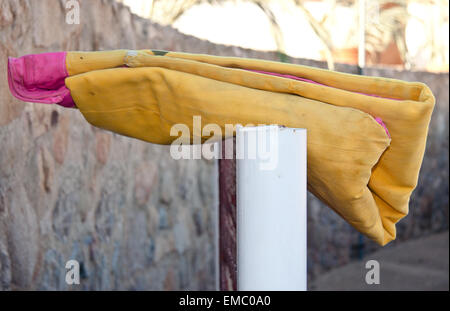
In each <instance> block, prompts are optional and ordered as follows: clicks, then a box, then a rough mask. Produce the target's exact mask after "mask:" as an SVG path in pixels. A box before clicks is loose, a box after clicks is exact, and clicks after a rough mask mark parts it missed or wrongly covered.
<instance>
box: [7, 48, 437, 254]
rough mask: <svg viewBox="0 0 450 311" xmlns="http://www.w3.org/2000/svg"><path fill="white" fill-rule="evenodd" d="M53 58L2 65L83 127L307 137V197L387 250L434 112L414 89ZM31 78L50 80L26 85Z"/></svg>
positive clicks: (312, 72)
mask: <svg viewBox="0 0 450 311" xmlns="http://www.w3.org/2000/svg"><path fill="white" fill-rule="evenodd" d="M62 59H63V57H62V54H58V55H54V56H51V55H47V56H45V57H42V58H40V59H39V60H42V61H44V62H47V63H51V66H49V68H46V69H42V68H44V67H45V66H42V63H39V62H37V60H38V59H37V58H36V57H33V56H30V57H29V58H27V57H26V56H25V57H24V58H20V59H11V60H10V62H9V65H8V76H9V81H10V88H11V92H12V93H13V94H14V95H15V96H16V97H18V98H20V99H22V100H26V101H32V102H44V103H57V104H60V105H63V106H66V107H70V106H71V105H74V104H73V102H74V103H76V107H77V108H78V109H79V111H80V112H81V114H82V115H83V116H84V117H85V119H86V120H87V121H88V122H89V123H90V124H92V125H94V126H97V127H99V128H103V129H106V130H110V131H113V132H115V133H119V134H122V135H125V136H129V137H133V138H137V139H140V140H144V141H147V142H151V143H157V144H170V143H172V142H173V141H174V140H175V139H176V138H177V137H174V136H171V129H172V127H173V126H174V125H175V124H179V123H182V124H185V125H187V126H188V128H189V129H190V130H191V133H193V117H194V116H201V118H202V122H203V123H204V124H208V123H214V124H217V125H219V127H220V128H221V129H222V133H223V135H222V137H227V134H225V133H226V131H225V125H226V124H242V125H246V124H278V125H284V126H288V127H297V128H306V129H307V130H308V132H307V133H308V146H307V147H308V189H309V190H310V191H311V192H312V193H313V194H314V195H315V196H317V197H318V198H319V199H320V200H322V201H323V202H324V203H325V204H327V205H328V206H329V207H330V208H331V209H333V210H334V211H335V212H336V213H338V214H339V215H340V216H341V217H343V218H344V219H345V220H346V221H347V222H348V223H350V224H351V225H352V226H353V227H354V228H356V229H357V230H359V231H360V232H362V233H363V234H365V235H366V236H368V237H369V238H371V239H372V240H374V241H376V242H377V243H378V244H380V245H385V244H387V243H389V242H390V241H392V240H394V239H395V236H396V228H395V225H396V223H397V222H398V221H399V220H400V219H402V218H403V217H404V216H405V215H407V213H408V210H409V200H410V196H411V193H412V192H413V190H414V189H415V187H416V185H417V181H418V176H419V171H420V167H421V165H422V160H423V155H424V152H425V146H426V139H427V134H428V127H429V123H430V119H431V114H432V111H433V107H434V102H435V99H434V96H433V94H432V93H431V91H430V89H429V88H428V87H427V86H426V85H425V84H423V83H420V82H405V81H400V80H395V79H387V78H381V77H367V76H358V75H352V74H345V73H339V72H333V71H329V70H324V69H318V68H313V67H308V66H302V65H294V64H286V63H279V62H273V61H266V60H258V59H246V58H237V57H219V56H212V55H203V54H189V53H180V52H170V51H156V50H140V51H128V50H115V51H104V52H68V53H67V54H64V60H65V61H63V60H62ZM38 64H41V65H38ZM62 64H64V66H62ZM27 67H29V68H31V69H27ZM38 68H41V69H42V70H44V72H46V73H49V74H48V75H44V76H42V77H41V76H39V75H35V74H36V73H37V72H38ZM50 73H52V74H50ZM64 84H65V85H64ZM69 90H70V91H69ZM69 97H70V99H69ZM72 98H73V101H72ZM233 134H234V133H231V134H228V135H233ZM208 138H209V136H202V139H203V140H206V139H208ZM282 208H283V207H282V206H280V209H282Z"/></svg>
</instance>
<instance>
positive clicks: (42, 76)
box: [8, 52, 75, 108]
mask: <svg viewBox="0 0 450 311" xmlns="http://www.w3.org/2000/svg"><path fill="white" fill-rule="evenodd" d="M66 55H67V52H57V53H43V54H31V55H26V56H22V57H19V58H13V57H9V58H8V84H9V88H10V90H11V93H12V94H13V95H14V96H15V97H16V98H18V99H20V100H22V101H27V102H34V103H44V104H57V105H61V106H63V107H70V108H74V107H75V103H74V101H73V99H72V96H71V95H70V91H69V89H68V88H67V87H66V85H65V83H64V80H65V78H66V77H68V76H69V74H68V73H67V68H66Z"/></svg>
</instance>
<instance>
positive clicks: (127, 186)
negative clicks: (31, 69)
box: [0, 0, 217, 290]
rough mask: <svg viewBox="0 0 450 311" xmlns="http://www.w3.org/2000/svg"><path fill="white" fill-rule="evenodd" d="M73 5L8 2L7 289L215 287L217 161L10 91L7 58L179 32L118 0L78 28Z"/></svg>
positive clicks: (0, 62)
mask: <svg viewBox="0 0 450 311" xmlns="http://www.w3.org/2000/svg"><path fill="white" fill-rule="evenodd" d="M64 3H65V2H64V1H59V0H45V1H42V0H40V1H35V0H34V1H25V0H19V1H17V0H2V1H0V147H1V149H0V289H4V290H6V289H39V290H41V289H42V290H50V289H58V290H59V289H62V290H66V289H68V290H71V289H83V290H84V289H96V290H104V289H105V290H106V289H136V290H137V289H146V290H147V289H148V290H153V289H168V290H170V289H191V290H196V289H209V290H211V289H214V288H215V256H214V254H215V252H214V251H215V243H214V241H215V233H214V232H215V231H214V230H215V221H216V217H215V215H216V211H215V206H216V205H215V202H216V195H217V186H216V185H217V180H216V177H217V174H216V169H217V168H216V163H214V162H212V161H209V162H208V161H200V160H198V161H188V160H183V161H175V160H172V159H171V157H169V156H168V147H164V146H158V145H152V144H147V143H144V142H140V141H137V140H135V139H130V138H126V137H121V136H119V135H115V134H112V133H110V132H106V131H102V130H99V129H95V128H93V127H92V126H90V125H89V124H88V123H87V122H86V121H85V120H84V119H83V117H82V116H81V114H80V113H79V112H78V111H77V110H72V109H63V108H59V107H53V106H47V105H42V104H29V103H22V102H20V101H18V100H16V99H14V98H13V97H12V96H11V95H10V93H9V90H8V84H7V77H6V72H7V71H6V61H7V56H21V55H24V54H29V53H38V52H46V51H59V50H100V49H114V48H144V47H149V46H153V47H159V48H171V47H173V46H172V44H173V42H174V41H175V37H173V38H172V39H170V40H168V39H164V38H165V35H164V34H167V35H171V34H172V35H171V36H175V35H177V34H175V32H173V31H172V30H170V29H169V30H167V29H162V28H161V27H158V26H154V25H152V24H150V23H149V22H147V21H145V20H142V19H140V18H137V17H135V16H132V15H131V14H130V13H129V11H128V9H127V8H124V7H122V6H119V5H117V4H115V3H113V2H112V1H98V0H96V1H83V2H82V12H81V24H80V25H73V26H71V25H67V24H65V22H64V21H65V8H64ZM178 36H179V37H180V38H181V36H180V35H178ZM70 259H76V260H78V261H79V262H80V264H81V272H82V273H81V276H82V280H81V285H80V286H75V287H73V286H68V285H66V283H65V272H66V269H65V263H66V262H67V261H68V260H70Z"/></svg>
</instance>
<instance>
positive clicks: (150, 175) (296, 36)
mask: <svg viewBox="0 0 450 311" xmlns="http://www.w3.org/2000/svg"><path fill="white" fill-rule="evenodd" d="M75 2H77V3H78V4H79V6H80V23H79V24H68V23H66V15H67V12H68V11H69V9H68V8H67V7H66V4H67V1H66V0H41V1H31V0H0V146H1V149H0V289H1V290H11V289H13V290H14V289H39V290H51V289H57V290H80V289H81V290H92V289H95V290H108V289H121V290H188V289H189V290H197V289H208V290H214V289H216V288H217V275H218V271H217V254H216V251H217V238H218V237H217V205H218V204H217V203H218V200H219V193H218V191H219V190H218V188H219V187H218V169H217V161H207V160H196V161H190V160H179V161H175V160H173V159H171V158H170V157H168V156H167V155H168V153H169V149H168V147H166V146H157V145H151V144H147V143H144V142H140V141H137V140H134V139H131V138H126V137H121V136H119V135H116V134H113V133H110V132H106V131H102V130H99V129H96V128H93V127H92V126H90V125H89V124H88V123H87V122H86V121H85V120H84V119H83V118H82V116H81V115H80V114H79V113H78V112H77V111H76V110H71V109H63V108H60V107H53V106H46V105H38V104H27V103H22V102H20V101H18V100H16V99H14V98H13V97H12V96H11V95H10V93H9V90H8V84H7V76H6V72H7V71H6V61H7V57H8V56H14V57H17V56H22V55H25V54H31V53H40V52H50V51H61V50H86V51H92V50H108V49H119V48H124V49H146V48H152V49H161V50H173V51H183V52H192V53H206V54H213V55H224V56H225V55H226V56H238V57H253V58H261V59H269V60H276V61H282V62H290V63H297V64H306V65H310V66H315V67H321V68H329V69H333V70H337V71H342V72H348V73H355V74H361V73H362V74H365V75H376V76H384V77H392V78H397V79H402V80H407V81H420V82H424V83H426V84H427V85H429V86H430V88H431V89H432V91H433V93H434V95H435V96H436V108H435V111H434V114H433V118H432V121H431V125H430V131H429V138H428V142H427V150H426V155H425V159H424V163H423V166H422V170H421V174H420V180H419V186H418V187H417V189H416V190H415V192H414V194H413V197H412V199H411V203H410V213H409V215H408V216H407V217H405V218H404V219H403V220H401V221H400V223H399V224H398V226H397V228H398V237H397V240H396V241H394V242H392V243H390V244H389V245H388V246H386V247H384V248H381V247H379V246H377V245H375V244H374V243H373V242H371V241H369V240H368V239H366V238H364V237H363V236H362V235H360V234H359V233H358V232H356V231H355V230H354V229H353V228H352V227H350V226H349V225H348V224H347V223H345V222H344V221H343V220H342V219H341V218H339V217H338V216H337V215H336V214H335V213H334V212H333V211H331V209H329V208H328V207H326V206H325V205H323V204H322V203H320V201H318V200H317V199H315V198H314V197H313V196H312V195H310V194H309V196H308V280H309V288H310V289H311V290H323V289H327V290H345V289H361V290H373V289H392V290H402V289H413V290H429V289H439V290H448V219H449V216H448V193H449V184H448V180H449V179H448V172H449V162H448V133H449V128H448V124H449V94H448V90H449V75H448V71H449V33H448V32H449V17H448V14H449V2H448V1H443V0H433V1H432V0H430V1H425V0H423V1H407V0H404V1H387V0H373V1H365V7H364V12H365V16H366V18H364V19H362V18H361V6H360V1H356V0H355V1H352V0H323V1H320V0H314V1H313V0H278V1H275V0H259V1H257V0H254V1H253V0H252V1H251V0H203V1H202V0H164V1H162V0H121V1H119V0H117V1H116V0H89V1H86V0H80V1H75ZM358 51H362V53H359V52H358ZM362 54H363V56H364V57H361V55H362ZM70 259H76V260H78V261H79V262H80V265H81V272H82V280H81V285H79V286H75V287H74V286H70V285H67V284H66V283H65V281H64V280H65V272H66V270H65V263H66V262H67V261H68V260H70ZM368 259H377V260H378V261H379V262H380V265H381V285H379V286H376V287H374V286H368V285H366V284H365V282H364V275H365V268H364V264H365V262H366V261H367V260H368Z"/></svg>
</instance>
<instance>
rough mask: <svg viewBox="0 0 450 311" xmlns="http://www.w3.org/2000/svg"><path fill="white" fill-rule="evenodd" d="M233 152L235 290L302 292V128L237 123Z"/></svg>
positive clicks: (304, 191)
mask: <svg viewBox="0 0 450 311" xmlns="http://www.w3.org/2000/svg"><path fill="white" fill-rule="evenodd" d="M261 151H262V152H261ZM264 151H268V152H264ZM236 152H237V154H236V158H237V163H236V170H237V171H236V193H237V194H236V195H237V286H238V290H306V130H305V129H293V128H284V127H279V126H260V127H243V128H242V127H241V128H238V129H237V133H236Z"/></svg>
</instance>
